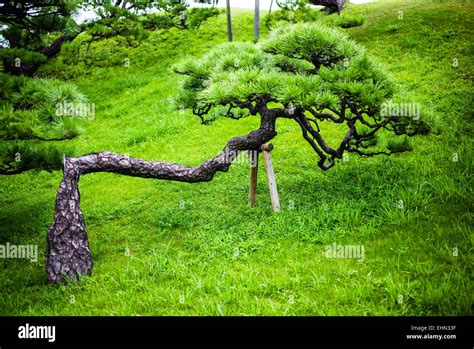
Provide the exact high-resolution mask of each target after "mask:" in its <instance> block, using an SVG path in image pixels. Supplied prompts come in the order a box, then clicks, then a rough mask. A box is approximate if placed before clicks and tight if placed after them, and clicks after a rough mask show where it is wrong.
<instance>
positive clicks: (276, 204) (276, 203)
mask: <svg viewBox="0 0 474 349" xmlns="http://www.w3.org/2000/svg"><path fill="white" fill-rule="evenodd" d="M261 149H262V153H263V158H264V160H265V171H266V172H267V182H268V190H269V192H270V199H271V200H272V208H273V211H275V212H280V200H279V199H278V190H277V185H276V179H275V172H273V165H272V157H271V155H270V152H271V151H272V149H273V145H272V144H263V145H262V148H261Z"/></svg>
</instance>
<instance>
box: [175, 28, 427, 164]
mask: <svg viewBox="0 0 474 349" xmlns="http://www.w3.org/2000/svg"><path fill="white" fill-rule="evenodd" d="M175 70H176V72H177V73H179V74H182V75H183V81H182V87H183V89H182V93H181V94H180V95H179V97H178V98H177V103H178V104H179V105H180V106H181V107H185V108H191V109H192V110H193V112H194V114H196V115H198V116H199V117H200V118H201V120H202V122H203V123H204V124H207V123H209V122H211V121H212V120H213V119H214V118H215V117H216V116H217V115H224V116H226V117H230V118H234V119H239V118H242V117H246V116H249V115H256V114H258V113H259V112H260V111H261V110H262V109H261V108H268V110H269V112H271V113H273V115H275V116H276V117H284V118H290V119H294V120H295V121H296V122H297V123H298V124H299V125H300V127H301V129H302V132H303V137H304V138H305V139H306V140H307V141H308V142H309V143H310V145H311V146H312V148H313V149H314V150H315V151H316V153H317V154H318V156H319V158H320V160H319V162H318V165H319V166H320V167H321V168H322V169H324V170H327V169H329V168H331V167H332V166H334V164H335V159H340V158H341V157H342V154H343V153H344V151H347V152H353V153H356V154H359V155H364V156H372V155H377V154H385V155H390V154H392V153H395V152H402V151H406V150H409V145H408V143H407V141H406V139H404V138H402V139H401V140H400V141H399V142H394V141H390V142H388V143H387V144H385V147H384V148H385V149H381V146H380V145H379V144H377V131H379V130H385V131H390V132H392V133H394V134H396V135H403V134H405V135H409V136H411V135H414V134H416V133H420V132H426V131H427V127H426V125H425V124H424V123H423V122H422V121H421V120H419V119H416V118H413V117H409V116H406V115H387V114H386V113H383V112H382V109H383V104H384V103H385V102H389V101H391V100H392V99H393V98H395V97H396V96H395V92H396V89H397V86H396V85H395V84H394V83H393V82H392V81H391V80H390V77H389V74H388V73H387V72H386V71H385V70H384V69H383V67H382V66H381V65H380V64H378V63H377V62H376V61H375V60H374V59H372V58H371V57H370V56H369V55H368V54H367V53H366V52H365V50H364V49H363V48H362V47H361V46H359V45H358V44H356V43H355V42H354V41H352V40H350V39H349V38H348V37H347V35H346V34H344V33H342V32H340V31H338V30H336V29H333V28H329V27H326V26H324V25H321V24H296V25H289V26H283V27H280V28H278V29H276V30H275V31H273V32H272V33H271V34H270V36H269V37H268V39H266V40H264V41H262V42H261V43H260V44H257V45H255V44H252V43H226V44H222V45H220V46H219V47H216V48H215V49H213V50H212V51H211V52H209V53H208V54H207V55H205V56H204V57H203V58H202V59H200V60H196V59H194V58H190V59H188V60H185V61H183V62H182V63H181V64H179V65H178V66H177V67H176V68H175ZM324 121H330V122H334V123H337V124H341V126H342V125H345V127H347V133H346V134H345V136H344V138H343V139H342V140H341V143H340V145H339V146H338V147H335V148H332V147H330V146H329V145H328V144H327V142H326V141H325V140H324V138H323V136H322V132H321V128H320V123H322V122H324Z"/></svg>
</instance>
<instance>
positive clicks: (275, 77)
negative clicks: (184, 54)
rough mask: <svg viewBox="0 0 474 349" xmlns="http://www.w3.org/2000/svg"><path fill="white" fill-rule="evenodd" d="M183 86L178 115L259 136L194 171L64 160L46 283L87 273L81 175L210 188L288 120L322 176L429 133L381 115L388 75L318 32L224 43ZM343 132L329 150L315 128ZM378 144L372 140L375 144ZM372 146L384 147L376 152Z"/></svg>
mask: <svg viewBox="0 0 474 349" xmlns="http://www.w3.org/2000/svg"><path fill="white" fill-rule="evenodd" d="M176 72H177V73H178V74H181V75H182V76H183V82H182V92H181V93H180V95H179V96H177V98H176V102H177V104H178V105H179V106H184V107H186V108H190V109H192V111H193V113H194V114H195V115H197V116H198V117H199V118H200V119H201V121H202V123H203V124H207V123H209V122H211V121H212V120H214V119H215V118H216V117H218V116H219V115H223V116H225V117H228V118H231V119H241V118H244V117H249V116H256V117H258V118H259V119H260V126H259V127H258V129H256V130H254V131H251V132H250V133H248V134H247V135H244V136H238V137H234V138H232V139H231V140H229V141H228V143H227V145H226V146H225V147H224V149H223V151H222V152H221V153H220V154H219V155H218V156H216V157H214V158H211V159H209V160H206V161H205V162H204V163H202V164H201V165H200V166H197V167H189V166H184V165H179V164H175V163H166V162H150V161H145V160H141V159H137V158H131V157H129V156H125V155H120V154H115V153H110V152H106V151H102V152H99V153H93V154H88V155H84V156H80V157H76V158H66V159H65V163H64V177H63V180H62V182H61V184H60V187H59V189H58V194H57V199H56V211H55V216H54V223H53V225H52V226H51V228H50V230H49V232H48V242H47V265H46V268H47V274H48V280H49V282H51V283H61V282H62V281H64V277H65V276H66V277H70V278H79V277H80V276H81V275H84V274H91V272H92V257H91V253H90V248H89V243H88V239H87V233H86V228H85V225H84V218H83V215H82V211H81V208H80V202H79V190H78V181H79V178H80V176H81V175H85V174H87V173H92V172H109V173H117V174H122V175H128V176H135V177H143V178H155V179H163V180H172V181H180V182H188V183H194V182H207V181H211V180H212V179H213V178H214V175H215V174H216V173H217V172H226V171H228V169H229V167H230V166H231V163H232V161H233V160H234V159H235V158H236V157H237V156H238V155H239V153H240V152H243V151H248V150H253V151H259V150H260V148H261V146H262V145H263V144H264V143H266V142H268V141H270V140H271V139H273V138H274V137H275V136H276V135H277V131H276V121H277V120H278V119H279V118H285V119H290V120H294V121H295V122H296V123H297V124H298V125H299V127H300V128H301V132H302V136H303V138H304V139H305V140H306V141H307V142H308V143H309V145H310V146H311V148H312V149H313V150H314V151H315V153H316V155H317V157H318V162H317V163H318V166H319V167H320V168H321V169H323V170H328V169H330V168H331V167H333V166H335V164H336V163H337V161H338V160H339V159H341V158H342V156H343V154H344V152H350V153H355V154H358V155H361V156H374V155H378V154H384V155H391V154H393V153H399V152H403V151H406V150H409V145H408V143H407V140H406V137H402V138H401V141H399V142H394V141H393V140H390V139H389V138H386V137H385V136H387V135H389V134H394V135H408V136H412V135H415V134H417V133H420V132H426V131H427V128H426V126H425V125H424V123H423V122H422V121H421V120H414V119H413V118H411V117H404V116H399V115H390V114H386V113H383V103H384V102H387V101H390V100H392V99H393V98H394V97H395V95H394V92H395V91H396V86H395V85H394V84H393V83H392V82H391V81H390V79H389V77H388V75H387V73H386V72H385V71H384V70H383V68H382V67H380V66H379V65H378V64H377V63H376V62H374V61H373V60H372V59H371V58H370V57H369V56H368V55H367V54H366V53H365V51H364V50H363V49H362V48H361V47H360V46H359V45H357V44H356V43H355V42H353V41H351V40H350V39H348V37H347V36H346V35H345V34H343V33H341V32H339V31H338V30H335V29H330V28H328V27H325V26H323V25H320V24H311V25H308V24H298V25H292V26H286V27H282V28H280V29H278V30H275V31H274V32H273V33H272V34H271V35H270V37H269V38H268V39H267V40H264V41H263V42H261V43H260V44H257V45H255V44H252V43H226V44H223V45H220V46H218V47H216V48H215V49H213V50H211V51H210V52H209V53H208V54H206V55H205V56H204V57H203V58H202V59H200V60H196V59H195V58H190V59H188V60H185V61H183V62H182V63H181V64H179V65H178V66H177V67H176ZM324 123H333V124H334V125H336V126H339V127H340V128H341V129H342V130H343V131H344V136H342V137H341V140H340V142H339V144H338V145H337V146H336V147H332V146H331V145H329V144H328V142H326V140H325V139H324V136H323V132H322V130H323V128H322V124H324ZM381 133H382V134H386V135H382V136H381V137H377V136H378V135H380V134H381ZM378 138H380V139H381V140H383V142H377V140H378Z"/></svg>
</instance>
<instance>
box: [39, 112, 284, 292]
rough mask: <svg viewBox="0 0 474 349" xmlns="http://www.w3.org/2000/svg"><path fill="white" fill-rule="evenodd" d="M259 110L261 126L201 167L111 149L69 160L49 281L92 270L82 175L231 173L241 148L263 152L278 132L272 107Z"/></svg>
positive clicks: (188, 177)
mask: <svg viewBox="0 0 474 349" xmlns="http://www.w3.org/2000/svg"><path fill="white" fill-rule="evenodd" d="M259 109H260V110H259V112H260V114H261V124H260V128H259V129H257V130H255V131H252V132H250V133H249V134H247V135H245V136H240V137H235V138H232V139H231V140H230V141H229V142H228V143H227V145H226V147H225V148H224V149H223V151H222V152H221V153H220V154H219V155H218V156H216V157H214V158H211V159H209V160H206V161H205V162H204V163H202V164H201V165H200V166H198V167H187V166H183V165H179V164H175V163H167V162H150V161H145V160H141V159H137V158H132V157H129V156H125V155H121V154H116V153H111V152H105V151H104V152H100V153H93V154H88V155H84V156H80V157H77V158H65V159H64V177H63V179H62V181H61V184H60V186H59V189H58V193H57V197H56V208H55V215H54V223H53V224H52V226H51V227H50V229H49V231H48V237H47V249H46V272H47V276H48V281H49V282H50V283H53V284H59V283H62V282H64V281H65V278H72V279H79V278H80V277H81V276H83V275H91V273H92V267H93V262H92V254H91V250H90V246H89V242H88V237H87V232H86V227H85V223H84V217H83V214H82V211H81V208H80V194H79V189H78V183H79V179H80V176H81V175H85V174H87V173H92V172H111V173H118V174H122V175H127V176H134V177H142V178H155V179H163V180H171V181H179V182H187V183H195V182H208V181H211V180H212V179H213V178H214V175H215V174H216V173H217V172H227V171H228V169H229V167H230V165H231V163H232V161H233V160H234V159H235V158H236V157H237V156H238V154H239V153H240V152H242V151H246V150H254V151H259V150H260V147H261V145H262V144H264V143H266V142H268V141H270V140H271V139H273V138H274V137H275V136H276V134H277V133H276V132H275V120H276V118H277V116H276V114H275V113H274V112H273V111H271V110H268V109H266V107H261V108H259Z"/></svg>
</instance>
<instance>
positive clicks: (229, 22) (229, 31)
mask: <svg viewBox="0 0 474 349" xmlns="http://www.w3.org/2000/svg"><path fill="white" fill-rule="evenodd" d="M226 16H227V41H229V42H232V13H231V11H230V0H226Z"/></svg>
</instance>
